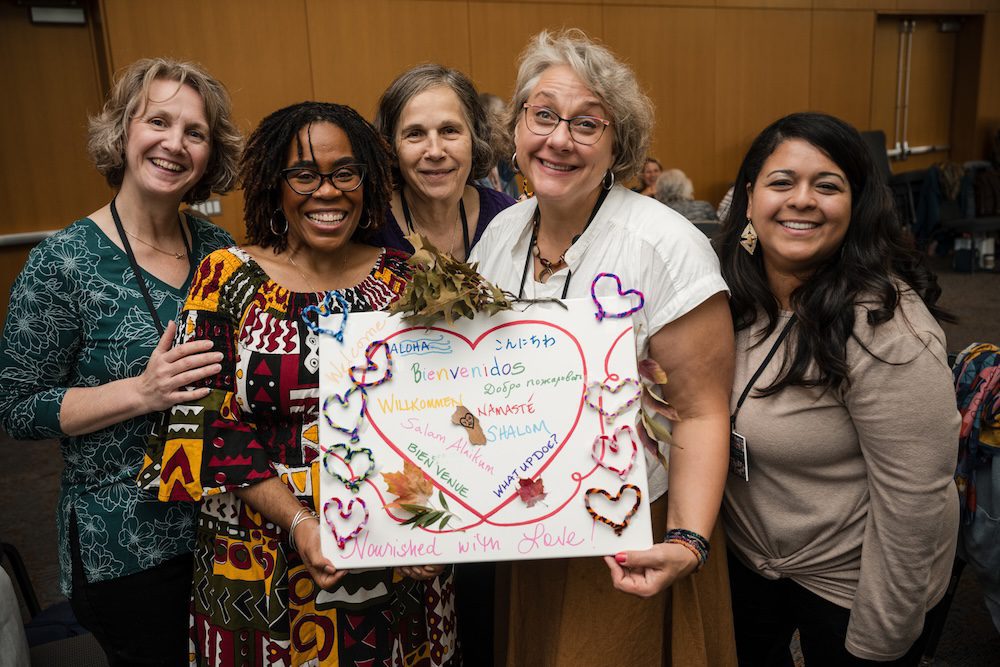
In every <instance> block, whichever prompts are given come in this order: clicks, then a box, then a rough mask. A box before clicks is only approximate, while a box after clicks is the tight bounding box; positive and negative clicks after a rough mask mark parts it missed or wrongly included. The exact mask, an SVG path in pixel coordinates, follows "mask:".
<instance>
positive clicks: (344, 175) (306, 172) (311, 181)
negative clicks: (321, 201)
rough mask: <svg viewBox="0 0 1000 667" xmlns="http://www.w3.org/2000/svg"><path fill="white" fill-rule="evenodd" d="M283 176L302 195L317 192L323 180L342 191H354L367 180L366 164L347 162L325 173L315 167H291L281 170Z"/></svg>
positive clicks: (289, 185)
mask: <svg viewBox="0 0 1000 667" xmlns="http://www.w3.org/2000/svg"><path fill="white" fill-rule="evenodd" d="M281 177H282V178H284V179H285V183H288V187H290V188H291V189H292V190H294V191H295V192H297V193H299V194H300V195H311V194H312V193H314V192H316V191H317V190H319V189H320V188H321V187H323V181H330V185H332V186H333V187H335V188H337V189H338V190H340V191H341V192H354V191H355V190H357V189H358V188H360V187H361V183H362V182H363V181H364V180H365V165H363V164H345V165H341V166H339V167H337V168H336V169H334V170H333V171H331V172H327V173H325V174H324V173H321V172H318V171H316V170H315V169H306V168H304V167H289V168H288V169H282V170H281Z"/></svg>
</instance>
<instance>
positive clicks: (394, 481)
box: [382, 461, 434, 508]
mask: <svg viewBox="0 0 1000 667" xmlns="http://www.w3.org/2000/svg"><path fill="white" fill-rule="evenodd" d="M382 478H383V479H384V480H385V483H386V485H387V486H388V487H389V493H391V494H393V495H394V496H396V500H395V501H394V502H392V503H389V504H388V505H386V507H397V508H398V507H400V505H426V504H427V502H428V501H429V500H430V497H431V494H432V493H433V492H434V487H433V485H431V480H430V479H428V477H427V475H425V474H424V471H423V470H421V469H420V468H418V467H417V466H415V465H413V464H412V463H410V462H409V461H404V462H403V472H384V473H382Z"/></svg>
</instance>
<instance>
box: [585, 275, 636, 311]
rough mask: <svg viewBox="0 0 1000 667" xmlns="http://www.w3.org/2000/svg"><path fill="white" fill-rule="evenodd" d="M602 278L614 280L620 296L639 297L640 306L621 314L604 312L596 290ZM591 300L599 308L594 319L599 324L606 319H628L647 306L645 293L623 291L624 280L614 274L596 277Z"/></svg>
mask: <svg viewBox="0 0 1000 667" xmlns="http://www.w3.org/2000/svg"><path fill="white" fill-rule="evenodd" d="M602 278H614V280H615V284H616V285H617V286H618V296H631V295H632V294H635V295H636V296H638V297H639V305H638V306H635V307H634V308H629V309H628V310H626V311H623V312H620V313H609V312H607V311H606V310H604V306H602V305H601V302H600V301H599V300H598V298H597V289H596V288H597V281H599V280H601V279H602ZM590 298H591V299H593V300H594V304H595V305H596V306H597V312H596V313H594V317H596V318H597V321H598V322H600V321H601V320H603V319H604V318H605V317H628V316H629V315H631V314H632V313H635V312H638V311H640V310H642V307H643V305H645V303H646V297H645V295H643V293H642V292H640V291H639V290H637V289H628V290H624V291H623V290H622V279H621V278H619V277H618V276H616V275H615V274H613V273H598V274H597V275H596V276H594V280H593V282H591V283H590Z"/></svg>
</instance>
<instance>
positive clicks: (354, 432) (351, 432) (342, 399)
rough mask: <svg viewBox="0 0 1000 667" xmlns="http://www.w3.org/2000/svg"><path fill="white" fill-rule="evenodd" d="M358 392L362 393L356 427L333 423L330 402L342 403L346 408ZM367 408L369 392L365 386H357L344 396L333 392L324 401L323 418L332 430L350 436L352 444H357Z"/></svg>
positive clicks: (355, 422)
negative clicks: (352, 395) (352, 396)
mask: <svg viewBox="0 0 1000 667" xmlns="http://www.w3.org/2000/svg"><path fill="white" fill-rule="evenodd" d="M356 391H357V392H361V409H360V410H358V416H357V418H356V419H355V421H354V426H352V427H350V428H348V427H346V426H341V425H340V424H338V423H336V422H335V421H333V419H331V418H330V414H329V406H330V401H337V402H338V403H340V405H341V406H346V405H347V404H348V403H350V402H351V394H353V393H354V392H356ZM367 407H368V392H367V391H365V388H364V387H363V386H360V385H355V386H353V387H351V388H350V389H348V390H347V391H345V392H344V393H343V394H338V393H337V392H333V393H332V394H330V395H329V396H327V397H326V398H324V399H323V410H322V411H323V418H324V419H326V423H327V424H328V425H329V426H330V428H332V429H334V430H335V431H340V432H341V433H343V434H345V435H348V436H350V438H351V443H355V442H357V441H358V440H359V437H358V431H359V430H360V429H361V423H362V422H363V421H364V419H365V409H366V408H367Z"/></svg>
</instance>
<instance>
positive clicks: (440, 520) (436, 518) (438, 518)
mask: <svg viewBox="0 0 1000 667" xmlns="http://www.w3.org/2000/svg"><path fill="white" fill-rule="evenodd" d="M438 499H439V500H440V501H441V507H443V508H444V509H437V508H435V507H434V506H433V505H413V504H410V503H402V504H400V508H401V509H403V510H405V511H407V512H409V513H410V514H412V515H413V516H411V517H410V518H409V519H407V520H406V521H404V522H403V523H402V524H401V525H403V526H409V527H410V528H411V529H412V528H418V527H419V528H427V529H430V528H433V527H434V524H438V530H443V529H444V527H445V526H447V525H448V522H449V521H451V520H452V519H454V518H455V515H454V514H452V512H451V508H449V507H448V501H447V500H445V499H444V492H443V491H438Z"/></svg>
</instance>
